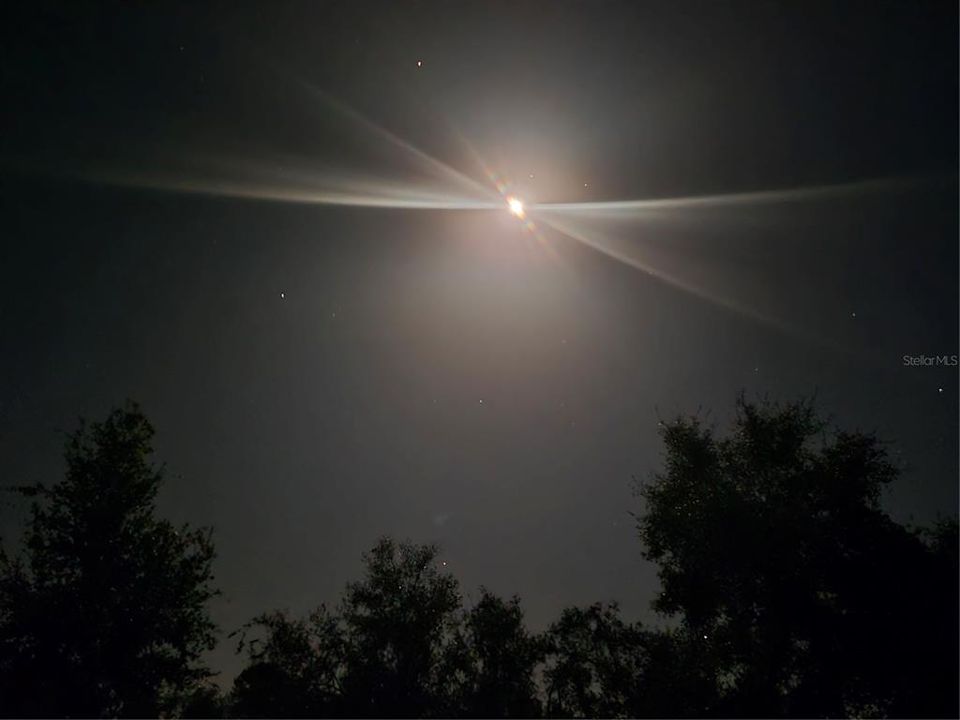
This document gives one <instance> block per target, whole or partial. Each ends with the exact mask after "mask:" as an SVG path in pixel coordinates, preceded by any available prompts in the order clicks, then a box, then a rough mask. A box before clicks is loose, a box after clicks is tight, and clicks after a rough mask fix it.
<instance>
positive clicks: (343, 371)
mask: <svg viewBox="0 0 960 720" xmlns="http://www.w3.org/2000/svg"><path fill="white" fill-rule="evenodd" d="M25 5H28V4H26V3H25ZM29 5H33V7H31V8H30V9H29V10H28V9H21V10H19V11H13V12H11V11H10V10H9V9H8V10H5V11H4V12H5V18H4V20H3V22H2V23H0V25H2V30H0V34H2V44H0V48H2V49H0V65H2V68H0V73H2V74H0V82H2V93H3V95H2V97H3V101H2V105H0V108H2V109H0V115H2V126H0V210H2V215H0V238H2V240H0V378H2V382H0V471H2V482H3V483H4V484H22V483H26V482H31V481H37V480H40V481H46V482H50V481H55V480H56V479H57V478H58V477H59V476H61V475H62V469H63V463H62V459H61V454H60V451H61V448H62V443H63V435H62V433H63V432H64V431H69V430H72V429H74V428H75V427H76V419H77V417H78V416H85V417H88V418H91V419H97V418H102V417H103V416H104V415H105V414H106V412H107V411H108V410H109V409H110V408H111V407H114V406H116V405H119V404H120V403H122V402H123V400H124V399H125V398H128V397H129V398H133V399H136V400H138V401H139V402H140V403H141V404H142V405H143V408H144V410H145V411H146V413H147V415H148V416H149V417H150V419H151V420H152V421H153V423H154V424H155V426H156V428H157V432H158V435H157V453H158V457H159V459H161V460H162V461H164V462H166V463H167V465H168V467H169V471H170V473H169V477H168V480H167V485H166V487H165V489H164V493H163V495H162V498H161V506H162V510H163V512H164V513H165V514H166V515H168V516H169V517H171V518H173V519H175V520H178V521H188V522H190V523H195V524H200V525H212V526H213V528H214V532H215V534H214V540H215V542H216V545H217V548H218V552H219V558H218V561H217V565H216V571H217V578H218V583H219V585H220V587H221V588H222V589H223V596H222V597H221V598H220V599H219V600H218V601H217V604H216V606H215V608H214V615H215V618H216V619H217V620H218V622H219V623H220V624H221V627H222V629H223V631H224V636H225V634H226V633H227V632H229V631H231V630H234V629H236V628H237V627H238V626H239V625H241V624H242V623H243V622H245V621H247V620H249V619H250V618H251V617H252V616H253V615H255V614H257V613H259V612H261V611H265V610H269V609H273V608H288V609H290V610H292V611H294V612H297V613H299V612H302V611H304V610H306V609H307V608H309V607H312V606H314V605H316V604H318V603H319V602H321V601H327V602H334V601H335V600H336V599H337V596H338V593H339V592H340V590H341V589H342V587H343V584H344V583H345V582H346V581H348V580H351V579H354V578H356V577H357V576H358V573H359V571H360V554H361V552H362V551H364V550H365V549H368V548H369V547H371V546H372V545H373V543H374V542H375V540H376V539H377V537H378V536H380V535H382V534H392V535H395V536H397V537H400V538H409V539H411V540H414V541H418V542H425V541H436V542H439V543H440V544H441V545H442V547H443V550H444V555H443V557H444V559H445V560H446V561H447V563H448V567H449V568H450V569H451V570H452V571H454V573H455V574H456V575H457V577H458V578H459V579H460V580H461V582H462V583H463V585H464V588H465V589H466V590H467V591H468V592H469V593H475V591H476V588H477V587H478V586H479V585H480V584H481V583H482V584H485V585H487V586H488V587H490V588H491V589H492V590H494V591H496V592H500V593H505V594H510V593H513V592H517V593H519V594H520V595H521V596H522V598H523V601H524V606H525V608H526V609H527V611H528V616H529V619H530V622H531V625H533V626H534V627H535V628H540V627H543V626H544V625H545V624H546V623H548V622H549V621H550V620H551V619H553V618H554V617H556V616H557V614H558V613H559V611H560V609H561V608H562V607H565V606H567V605H570V604H574V603H588V602H592V601H595V600H608V599H617V600H619V601H621V603H622V605H623V607H624V609H625V611H626V613H627V614H628V615H629V616H630V617H635V618H641V619H650V617H651V615H650V612H649V610H648V609H647V607H648V603H649V601H650V599H651V596H652V593H653V592H654V591H655V588H656V578H655V574H654V571H653V568H652V566H650V565H647V564H645V563H644V562H643V561H642V559H641V557H640V554H641V549H642V548H641V546H640V543H639V542H638V540H637V539H636V537H635V531H634V523H633V519H632V518H631V516H630V514H629V513H630V511H631V510H638V509H640V508H639V505H638V501H637V500H636V499H635V498H634V497H633V493H632V489H631V479H632V478H634V477H637V478H644V477H648V476H649V475H650V474H651V473H652V472H654V471H656V470H657V469H658V467H659V463H660V461H661V446H660V442H659V438H658V435H657V423H658V420H659V419H661V418H663V419H669V418H671V417H673V416H675V415H676V414H678V413H681V412H682V413H695V412H698V411H700V412H702V413H707V412H709V413H710V414H709V417H710V418H711V419H712V420H714V421H716V422H717V423H718V425H719V426H720V427H722V426H723V424H724V423H725V422H726V420H728V419H729V416H730V412H731V410H732V408H733V402H734V399H735V398H736V395H737V393H738V392H739V391H740V390H743V391H745V392H746V394H747V396H748V397H750V398H758V397H764V396H767V397H769V398H771V399H781V400H793V399H797V398H798V397H799V396H801V395H809V394H812V393H815V394H816V397H817V404H818V406H819V407H820V408H822V409H823V411H824V412H825V413H830V414H832V415H833V416H835V418H836V420H837V421H838V422H839V423H840V424H841V425H843V426H845V427H847V428H851V429H853V428H859V429H865V430H875V431H876V432H877V433H878V434H879V435H880V437H882V438H884V439H886V440H889V441H891V443H892V444H891V446H890V449H891V452H892V453H894V455H895V457H896V458H897V459H898V461H899V462H900V464H901V466H902V467H903V468H904V474H903V477H902V479H901V480H900V481H899V483H898V484H897V486H896V487H895V488H894V489H893V490H892V491H891V492H890V493H889V495H888V496H887V497H886V499H885V502H886V506H887V508H888V509H889V510H890V512H891V514H893V516H894V517H895V518H897V519H898V520H901V521H913V522H918V523H920V522H927V521H929V520H931V519H933V518H935V517H937V515H938V514H940V515H952V514H955V512H956V507H957V502H958V495H957V479H958V461H957V458H958V427H957V425H958V420H957V416H958V402H957V397H958V384H957V368H956V367H943V366H941V367H925V366H905V364H904V356H905V355H909V356H920V355H926V356H937V355H956V354H957V352H958V286H957V280H958V186H957V172H958V152H957V151H958V148H957V107H958V93H957V86H958V72H957V45H956V38H957V7H956V3H953V2H895V3H883V2H865V3H858V2H843V3H837V2H826V3H811V2H795V3H772V2H750V3H734V2H696V3H675V2H663V3H642V2H627V3H622V4H620V3H613V2H594V3H588V2H579V3H564V2H543V3H519V2H509V3H508V2H485V3H475V4H474V3H466V2H459V1H450V2H439V3H419V2H392V3H387V2H382V3H381V2H376V3H374V2H369V3H365V2H350V3H342V4H337V3H303V4H282V5H281V4H278V3H261V4H253V3H247V4H242V7H238V4H236V3H222V4H219V3H209V4H200V5H198V6H195V7H189V6H187V5H184V6H175V5H172V4H168V3H116V4H111V3H98V4H95V5H94V4H91V5H88V4H85V3H69V4H66V6H65V7H62V8H61V7H56V6H46V7H45V8H44V7H43V5H42V4H29ZM498 183H499V185H498ZM508 197H516V198H519V199H522V201H523V202H524V204H525V205H524V207H525V209H524V211H523V214H524V216H525V217H524V218H523V219H520V218H518V217H515V216H514V215H512V214H511V213H510V212H509V209H508V206H507V198H508ZM664 200H666V201H665V202H653V201H664ZM23 518H24V511H23V506H22V504H21V503H19V502H16V501H14V499H13V498H10V497H8V498H5V499H3V501H2V505H0V534H2V535H3V536H4V537H5V538H12V537H15V536H16V533H17V528H18V527H20V524H21V522H22V520H23ZM232 649H233V647H232V643H231V642H229V641H226V640H224V642H223V643H222V644H221V647H220V649H219V650H218V651H217V653H216V655H215V657H214V659H213V663H214V666H215V667H216V668H220V669H223V670H224V671H225V674H226V676H228V677H230V676H232V674H233V673H234V672H236V670H237V669H238V666H239V660H237V659H234V658H233V656H232Z"/></svg>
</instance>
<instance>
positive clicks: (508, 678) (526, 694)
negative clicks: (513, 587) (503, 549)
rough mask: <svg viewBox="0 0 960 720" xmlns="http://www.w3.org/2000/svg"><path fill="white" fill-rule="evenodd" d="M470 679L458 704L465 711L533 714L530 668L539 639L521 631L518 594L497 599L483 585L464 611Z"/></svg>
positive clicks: (536, 703) (537, 656)
mask: <svg viewBox="0 0 960 720" xmlns="http://www.w3.org/2000/svg"><path fill="white" fill-rule="evenodd" d="M465 636H466V643H467V647H468V649H469V663H470V670H469V674H470V678H471V679H470V682H469V687H468V689H467V692H466V696H465V698H464V704H463V709H464V711H465V714H466V715H467V716H470V717H496V718H507V717H538V716H539V715H540V714H541V712H542V708H541V704H540V700H539V698H538V696H537V695H538V693H537V685H536V678H535V673H536V669H537V666H538V664H539V663H540V662H541V661H542V660H543V656H544V651H545V645H544V643H543V641H542V640H541V639H540V638H538V637H536V636H534V635H531V634H530V633H529V632H527V629H526V627H525V626H524V623H523V610H522V609H521V608H520V598H519V597H517V596H514V597H512V598H511V599H510V600H503V599H502V598H500V597H497V596H496V595H493V594H492V593H490V592H489V591H487V590H486V589H482V590H481V597H480V600H479V601H478V602H477V604H476V605H474V607H472V608H471V609H470V611H469V613H468V614H467V617H466V622H465Z"/></svg>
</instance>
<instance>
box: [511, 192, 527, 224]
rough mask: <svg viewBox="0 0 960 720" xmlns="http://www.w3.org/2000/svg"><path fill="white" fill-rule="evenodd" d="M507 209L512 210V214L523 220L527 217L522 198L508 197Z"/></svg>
mask: <svg viewBox="0 0 960 720" xmlns="http://www.w3.org/2000/svg"><path fill="white" fill-rule="evenodd" d="M507 207H508V208H510V212H511V213H512V214H514V215H516V216H517V217H518V218H520V219H521V220H523V218H524V217H525V216H526V214H527V213H526V211H525V210H524V209H523V201H522V200H521V199H520V198H515V197H508V198H507Z"/></svg>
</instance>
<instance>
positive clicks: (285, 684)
mask: <svg viewBox="0 0 960 720" xmlns="http://www.w3.org/2000/svg"><path fill="white" fill-rule="evenodd" d="M255 629H256V630H262V631H264V632H265V638H262V639H261V638H254V639H252V640H251V639H249V638H248V634H249V633H250V632H252V631H254V630H255ZM245 648H246V650H247V653H248V656H249V659H250V664H249V665H248V666H247V667H246V668H245V669H244V670H243V672H241V673H240V675H239V676H237V678H236V680H235V681H234V686H233V697H232V706H231V710H232V714H233V716H234V717H291V718H300V717H326V716H329V715H335V714H336V713H337V711H338V710H339V709H340V693H341V690H342V687H341V685H342V677H343V673H344V667H343V660H344V655H345V652H346V645H345V640H344V637H343V631H342V628H341V627H340V623H339V620H338V619H337V618H336V617H334V616H332V615H331V614H330V613H329V612H327V609H326V608H325V607H324V606H320V607H319V608H318V609H317V610H315V611H314V612H312V613H310V615H309V617H308V618H307V619H306V620H294V619H291V618H289V617H288V616H287V615H286V614H285V613H281V612H274V613H269V614H265V615H261V616H259V617H257V618H255V619H254V620H253V621H251V622H250V623H249V624H248V625H247V626H246V627H245V628H244V630H243V631H242V637H241V643H240V647H239V649H240V650H241V651H242V650H244V649H245Z"/></svg>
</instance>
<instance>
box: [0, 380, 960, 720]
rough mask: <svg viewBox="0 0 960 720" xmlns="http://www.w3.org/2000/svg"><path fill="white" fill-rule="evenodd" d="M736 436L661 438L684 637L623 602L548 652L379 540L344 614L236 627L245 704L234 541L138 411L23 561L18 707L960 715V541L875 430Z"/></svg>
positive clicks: (418, 713)
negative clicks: (931, 516)
mask: <svg viewBox="0 0 960 720" xmlns="http://www.w3.org/2000/svg"><path fill="white" fill-rule="evenodd" d="M737 411H738V412H737V416H736V420H735V422H734V423H733V427H732V428H731V430H730V432H729V433H727V434H726V435H723V436H718V435H717V434H716V432H715V430H714V429H713V428H711V427H707V426H705V425H703V424H702V423H701V422H700V421H699V420H698V419H696V418H681V419H679V420H677V421H675V422H672V423H668V424H665V425H663V426H662V429H661V434H662V437H663V440H664V444H665V448H666V453H665V458H664V467H663V470H662V471H661V472H660V473H659V474H657V475H656V476H654V477H653V478H651V479H650V480H649V481H647V482H644V483H641V484H639V485H638V494H639V495H640V499H641V509H640V511H639V512H638V514H637V527H638V533H639V536H640V540H641V541H642V543H643V549H644V553H645V556H646V557H647V558H648V559H649V560H651V561H652V562H654V563H656V565H657V566H658V568H659V576H660V581H661V585H662V587H661V592H660V593H659V595H658V596H657V600H656V602H655V609H656V610H657V611H658V612H659V613H661V614H662V615H663V616H664V618H665V619H666V620H667V622H666V623H665V625H666V628H664V627H645V626H643V625H641V624H639V623H634V622H629V621H627V620H625V619H624V618H622V617H621V616H620V613H619V611H618V608H617V606H616V605H609V604H608V605H604V604H599V603H598V604H594V605H591V606H587V607H573V608H568V609H566V610H564V611H563V612H562V613H561V614H560V617H559V618H558V619H557V620H556V621H555V622H553V623H552V624H551V625H550V626H549V627H548V628H547V629H546V630H545V631H544V632H542V633H532V632H530V631H529V629H528V628H527V626H526V624H525V622H524V615H523V610H522V608H521V605H520V600H519V598H517V597H513V598H509V599H505V598H501V597H498V596H496V595H494V594H492V593H490V592H488V591H486V590H481V595H480V598H479V600H478V601H476V602H474V603H472V604H470V605H469V606H467V605H465V604H464V601H463V597H462V595H461V593H460V589H459V585H458V583H457V581H456V579H455V578H454V577H453V576H452V575H450V574H449V573H447V572H446V571H445V570H444V568H443V566H442V564H441V563H439V562H438V560H437V557H438V549H437V548H436V547H434V546H429V545H426V546H425V545H416V544H411V543H404V542H399V543H398V542H395V541H393V540H391V539H389V538H384V539H382V540H380V541H379V542H378V543H377V544H376V546H375V547H374V548H373V549H372V550H371V551H370V552H368V553H367V554H366V555H365V556H364V563H365V574H364V576H363V578H362V579H360V580H359V581H357V582H354V583H350V584H349V585H348V586H347V587H346V589H345V591H344V593H343V595H342V597H341V599H340V601H339V603H338V604H337V606H336V607H333V608H330V607H327V606H324V605H320V606H319V607H318V608H317V609H316V610H314V611H313V612H311V613H310V614H309V615H308V616H306V617H303V618H297V617H290V616H289V615H287V614H285V613H282V612H269V613H265V614H263V615H261V616H259V617H256V618H254V619H253V620H251V621H250V622H249V623H248V624H247V625H246V626H244V627H243V628H240V629H238V630H236V631H234V632H233V633H231V634H230V637H231V638H232V639H233V641H235V642H236V643H237V646H238V647H237V651H238V652H240V653H242V654H243V656H244V657H245V659H246V666H245V668H244V669H243V671H242V672H241V673H240V674H239V675H238V676H237V678H236V679H235V681H234V682H233V685H232V687H231V688H229V689H226V690H221V689H220V687H219V686H218V685H216V684H215V679H216V678H215V674H214V673H213V671H212V670H211V669H210V668H209V667H207V666H206V664H205V663H204V661H203V656H204V652H205V651H207V650H209V649H210V648H212V647H213V646H214V642H215V628H214V625H213V623H212V622H211V621H210V618H209V615H208V606H209V601H210V600H211V599H212V598H213V597H214V596H215V595H216V593H217V591H216V589H215V587H214V581H213V576H212V572H211V565H212V561H213V557H214V551H213V544H212V541H211V537H210V533H209V532H208V531H204V530H196V529H190V528H187V527H182V528H176V527H174V526H172V525H171V524H170V523H168V522H166V521H164V520H162V519H159V518H158V517H157V516H156V511H155V506H154V500H155V498H156V494H157V492H158V489H159V487H160V485H161V482H162V478H163V473H162V469H160V468H157V467H156V466H155V465H153V463H152V461H151V452H152V448H151V438H152V435H153V430H152V428H151V426H150V424H149V422H148V421H147V420H146V418H145V417H144V416H143V414H142V413H141V412H140V411H139V409H138V408H137V407H136V406H135V405H128V406H126V407H125V408H123V409H121V410H116V411H114V412H113V413H111V414H110V415H109V417H108V418H107V419H106V420H105V421H103V422H102V423H94V424H92V425H90V426H85V425H82V426H81V428H80V429H79V430H78V431H77V432H76V433H75V434H73V435H72V436H71V437H70V439H69V441H68V444H67V448H66V461H67V472H66V477H65V478H64V479H63V480H62V481H60V482H59V483H57V484H55V485H53V486H50V487H47V486H43V485H31V486H21V487H14V488H8V489H10V490H13V491H14V492H17V493H20V494H22V495H25V496H28V497H30V498H32V511H31V516H30V519H29V523H28V526H27V528H26V533H25V537H24V542H23V547H22V549H21V551H20V553H19V554H18V555H11V554H9V553H8V552H6V551H3V550H2V549H0V714H2V715H3V716H45V717H115V716H141V717H142V716H158V715H162V716H187V717H323V716H327V717H330V716H333V717H338V716H339V717H384V716H390V717H541V716H545V717H702V716H710V717H838V716H877V717H884V716H887V717H956V716H957V715H958V711H960V708H958V681H957V677H958V622H957V617H958V592H957V584H958V562H957V557H958V553H957V544H958V538H957V524H956V522H955V521H950V522H944V523H941V524H939V525H937V526H936V527H934V528H930V529H923V530H919V529H910V528H906V527H903V526H902V525H899V524H897V523H895V522H894V521H893V520H891V518H890V517H889V516H888V515H886V514H885V513H884V512H883V511H882V509H881V508H880V502H879V501H880V495H881V491H882V489H883V487H884V486H885V485H887V484H889V483H890V482H892V481H893V480H894V479H895V478H896V476H897V470H896V468H895V467H894V466H893V465H892V464H891V462H890V461H889V460H888V458H887V455H886V453H885V450H884V447H883V445H882V444H881V443H880V442H878V440H877V439H876V438H874V437H872V436H870V435H866V434H862V433H848V432H842V431H835V430H832V429H830V428H829V427H828V426H827V425H826V424H825V423H824V422H823V421H821V420H820V419H819V418H818V417H817V416H816V414H815V413H814V412H813V410H812V408H811V407H810V405H809V404H807V403H804V402H801V403H795V404H789V405H786V406H775V405H770V404H760V405H755V404H751V403H749V402H746V401H744V400H742V399H741V400H740V401H739V402H738V406H737Z"/></svg>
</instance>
